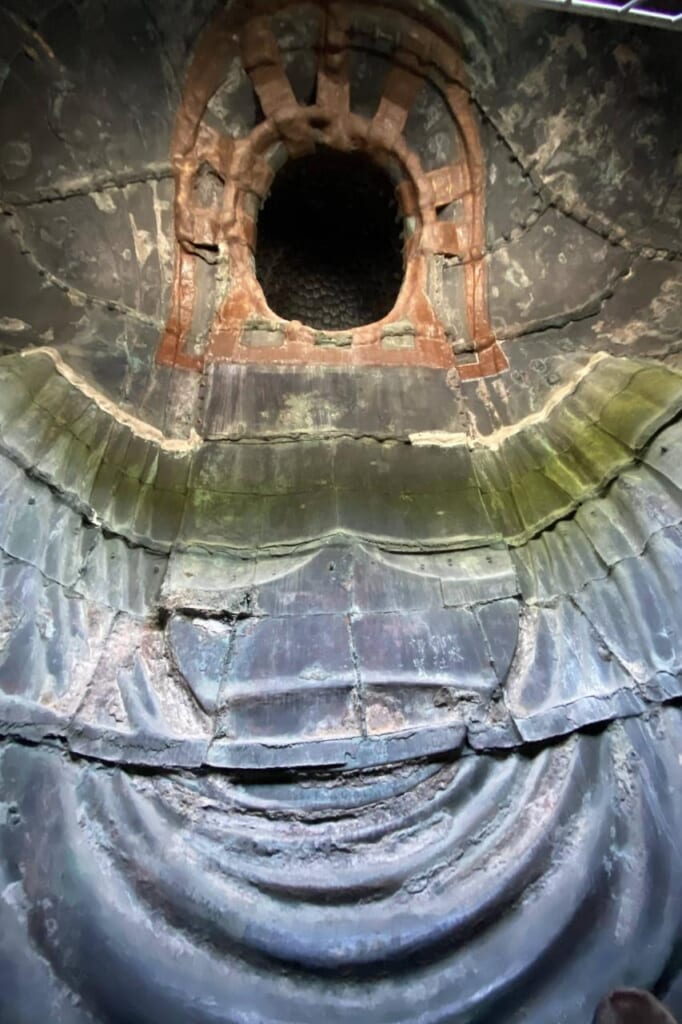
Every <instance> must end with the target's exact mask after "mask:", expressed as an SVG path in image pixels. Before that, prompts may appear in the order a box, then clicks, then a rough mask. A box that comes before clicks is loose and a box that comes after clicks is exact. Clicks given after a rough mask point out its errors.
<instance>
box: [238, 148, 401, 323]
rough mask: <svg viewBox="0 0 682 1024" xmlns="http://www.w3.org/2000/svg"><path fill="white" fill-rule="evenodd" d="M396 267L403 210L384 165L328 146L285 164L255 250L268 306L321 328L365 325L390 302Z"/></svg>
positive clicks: (386, 309)
mask: <svg viewBox="0 0 682 1024" xmlns="http://www.w3.org/2000/svg"><path fill="white" fill-rule="evenodd" d="M403 272H404V266H403V228H402V217H401V214H400V209H399V207H398V203H397V200H396V196H395V185H394V183H393V182H392V181H391V178H390V177H389V175H388V173H387V172H386V171H384V170H383V169H382V168H381V167H380V166H379V165H378V164H376V163H375V162H374V161H373V160H372V159H371V158H370V157H368V156H366V155H365V154H363V153H344V152H339V151H337V150H333V149H330V148H328V147H321V148H318V149H317V150H315V152H314V153H311V154H309V155H307V156H304V157H299V158H298V159H295V160H290V161H289V162H288V163H286V164H285V165H284V167H283V168H282V169H281V170H280V171H279V173H278V174H277V177H276V178H275V180H274V182H273V185H272V189H271V192H270V194H269V196H268V197H267V199H266V200H265V202H264V204H263V207H262V209H261V212H260V217H259V220H258V244H257V249H256V273H257V275H258V280H259V282H260V285H261V287H262V289H263V292H264V294H265V298H266V300H267V302H268V305H269V306H270V308H271V309H272V311H273V312H274V313H276V314H277V315H278V316H281V317H283V318H284V319H285V320H300V321H301V322H303V323H304V324H306V325H308V326H309V327H314V328H315V329H317V330H323V331H346V330H352V329H353V328H354V327H362V326H364V325H366V324H372V323H375V322H376V321H377V320H381V319H383V317H385V316H386V315H387V314H388V313H390V312H391V310H392V309H393V307H394V305H395V303H396V300H397V298H398V293H399V291H400V287H401V284H402V279H403Z"/></svg>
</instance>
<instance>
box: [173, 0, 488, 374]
mask: <svg viewBox="0 0 682 1024" xmlns="http://www.w3.org/2000/svg"><path fill="white" fill-rule="evenodd" d="M296 6H300V5H297V4H296V3H293V2H291V0H265V2H260V3H257V4H248V5H247V4H237V5H232V6H231V7H230V8H229V10H228V11H224V12H222V13H221V14H219V15H218V16H217V18H215V19H214V21H213V22H212V23H211V24H210V25H209V26H208V28H207V29H206V30H205V32H204V33H203V35H202V37H201V39H200V41H199V45H198V47H197V50H196V53H195V57H194V60H193V62H192V64H191V66H190V69H189V73H188V76H187V82H186V86H185V91H184V95H183V101H182V105H181V108H180V110H179V113H178V116H177V121H176V126H175V133H174V138H173V147H172V160H173V169H174V174H175V180H176V201H175V232H176V268H175V276H174V282H173V296H172V302H171V309H170V314H169V317H168V323H167V327H166V331H165V334H164V336H163V338H162V341H161V344H160V347H159V350H158V354H157V360H158V362H160V363H162V364H164V365H172V366H176V367H182V368H185V369H188V370H201V369H202V368H203V366H204V365H206V363H209V362H213V361H231V362H240V363H245V362H277V363H289V364H290V363H305V364H310V363H327V364H335V365H343V364H352V365H374V366H376V365H380V366H381V365H402V366H405V365H415V366H430V367H440V368H443V369H453V368H455V367H456V368H457V370H458V371H459V373H460V376H461V377H462V378H463V379H471V378H477V377H482V376H488V375H491V374H496V373H499V372H500V371H502V370H505V369H506V368H507V365H508V364H507V361H506V358H505V356H504V353H503V352H502V350H501V348H500V347H499V345H498V344H497V342H496V340H495V337H494V334H493V331H492V329H491V325H490V320H489V315H488V301H487V281H486V266H485V259H484V249H485V166H484V157H483V149H482V145H481V139H480V133H479V129H478V124H477V120H476V117H475V114H474V111H473V108H472V104H471V100H470V96H469V94H468V92H467V90H466V87H465V84H464V76H463V68H462V60H461V56H460V51H459V47H458V45H457V42H456V40H453V39H452V38H450V37H449V35H448V34H447V33H446V32H445V31H444V30H443V28H442V26H440V25H437V24H429V23H427V22H423V23H422V22H415V21H414V20H413V19H412V18H410V17H409V16H408V15H406V14H405V13H404V11H403V4H402V3H401V2H400V0H393V2H390V3H385V4H382V5H380V7H378V8H377V9H378V10H380V11H382V12H383V13H384V15H385V17H386V18H387V19H390V20H391V24H392V25H393V28H394V29H395V27H396V22H398V23H399V28H400V33H399V38H400V45H399V46H396V48H395V50H394V52H393V55H392V60H393V67H392V69H391V70H390V71H389V73H388V75H387V77H386V81H385V85H384V89H383V95H382V97H381V100H380V102H379V105H378V109H377V111H376V114H375V116H374V117H373V118H372V119H367V118H364V117H361V116H359V115H358V114H355V113H353V112H352V110H351V103H350V77H349V75H350V72H349V67H350V61H349V53H350V50H351V47H352V35H353V33H352V29H353V25H354V19H355V18H356V16H357V15H358V12H360V11H361V10H362V5H359V4H357V5H356V4H352V3H348V4H337V3H317V4H315V5H312V6H313V7H316V8H317V14H318V16H319V23H320V25H321V33H320V39H319V44H318V47H317V49H316V53H317V58H318V72H317V88H316V96H315V101H314V103H313V104H312V105H310V106H302V105H301V104H299V102H298V101H297V99H296V96H295V94H294V91H293V88H292V86H291V83H290V81H289V79H288V76H287V73H286V68H285V64H284V61H283V59H282V54H281V53H280V48H279V44H278V41H277V38H276V36H275V33H274V30H273V15H275V14H276V13H278V12H280V11H282V10H284V9H291V8H295V7H296ZM310 8H311V5H310V4H306V5H303V7H302V12H303V11H305V10H307V11H310ZM302 16H305V14H304V13H302ZM235 57H236V58H239V59H240V61H241V64H242V67H243V68H244V70H245V71H246V73H247V74H248V76H249V77H250V79H251V82H252V84H253V88H254V91H255V93H256V95H257V97H258V100H259V103H260V106H261V109H262V111H263V114H264V120H262V121H261V123H259V124H257V125H255V126H254V127H253V130H252V131H251V133H250V134H249V135H248V136H247V137H246V138H242V139H232V138H229V137H227V136H226V135H221V134H220V133H218V132H216V131H215V130H214V129H213V128H210V127H209V126H208V125H207V124H206V123H205V122H204V116H205V113H206V109H207V106H208V103H209V101H210V99H211V97H212V96H213V94H214V93H215V92H216V90H217V89H218V88H219V86H220V85H221V83H222V81H223V79H224V77H225V74H226V69H227V68H228V67H229V66H230V62H231V61H233V60H234V59H235ZM425 80H430V81H432V83H434V84H435V85H436V87H437V88H438V89H439V91H440V93H441V95H442V96H443V98H444V99H445V101H446V103H447V106H448V108H449V110H450V112H451V114H452V118H453V123H454V125H455V126H456V129H457V131H458V132H459V136H460V139H461V143H462V146H461V150H462V156H460V157H459V158H458V159H457V161H456V162H455V163H452V164H449V165H446V166H443V167H439V168H437V169H436V170H429V171H425V170H424V169H423V167H422V162H421V160H420V155H419V153H416V152H414V150H413V149H411V148H410V147H409V145H408V143H407V141H406V138H405V127H406V124H407V121H408V118H409V117H410V114H411V111H412V110H413V105H414V103H415V99H416V97H417V96H418V94H419V92H420V90H421V88H422V87H423V85H424V82H425ZM318 145H324V146H329V147H332V148H335V149H338V150H342V151H361V152H364V153H366V154H368V155H369V156H371V157H372V158H373V159H374V160H375V161H377V162H378V163H379V164H381V165H383V166H385V167H390V168H391V169H392V171H393V173H394V175H395V174H396V172H397V175H398V177H399V178H400V179H401V180H400V183H399V185H398V187H397V196H398V201H399V204H400V207H401V210H402V213H403V216H404V217H405V219H406V225H408V226H409V232H408V234H409V237H408V238H407V240H406V244H405V273H404V280H403V285H402V288H401V290H400V293H399V296H398V299H397V302H396V304H395V306H394V308H393V310H392V311H391V312H390V314H389V315H388V316H387V317H385V318H384V319H383V320H381V321H379V322H378V323H375V324H370V325H368V326H363V327H358V328H356V329H355V330H353V332H352V343H351V344H350V345H343V346H341V345H333V344H331V345H317V344H316V335H317V332H316V331H315V330H314V329H313V328H311V327H309V326H307V325H305V324H302V323H300V322H296V321H285V320H282V319H281V318H280V317H278V316H277V315H276V314H275V313H273V311H272V310H271V309H270V308H269V307H268V305H267V302H266V299H265V296H264V294H263V291H262V289H261V287H260V285H259V283H258V280H257V278H256V274H255V269H254V253H255V246H256V238H257V223H256V221H257V215H258V210H259V207H260V204H261V202H262V200H263V198H264V197H265V196H266V195H267V192H268V189H269V187H270V185H271V183H272V180H273V177H274V175H275V173H276V166H277V164H278V162H279V163H281V160H282V158H284V159H286V158H287V157H295V156H298V155H301V154H304V153H307V152H311V151H312V150H314V148H315V147H316V146H318ZM206 167H208V168H210V170H211V171H212V172H213V173H214V175H215V176H216V177H217V179H219V181H221V182H222V183H223V186H224V187H223V189H222V197H221V200H220V201H219V202H215V203H214V204H213V206H204V205H202V204H201V202H200V201H199V200H198V199H197V198H196V195H195V186H196V182H197V180H198V177H199V175H200V174H201V173H202V169H205V168H206ZM455 202H456V203H458V206H459V210H460V215H459V217H458V219H457V220H456V221H444V220H440V219H439V211H440V210H442V209H443V208H444V207H446V206H448V205H449V204H451V203H455ZM213 253H219V254H220V258H221V259H223V260H226V261H227V267H228V275H229V281H228V286H227V290H226V295H225V298H224V300H223V301H222V302H221V304H219V306H218V307H217V311H216V315H215V319H214V322H213V325H212V328H211V331H210V336H209V339H208V342H207V343H206V345H205V348H204V351H203V352H202V353H201V354H195V353H193V352H190V351H188V350H187V342H188V337H189V334H190V331H191V326H192V323H193V320H194V316H195V308H194V307H195V303H196V301H197V300H196V287H195V267H196V261H197V260H198V259H199V258H200V257H202V256H204V257H206V256H207V254H213ZM438 256H446V257H453V258H456V259H457V260H458V261H459V262H461V264H462V265H463V271H464V278H465V290H466V319H467V324H468V333H469V336H470V338H471V340H472V346H471V347H472V348H473V351H474V355H473V361H469V362H467V363H462V364H461V365H458V363H457V357H456V356H455V354H454V351H453V346H452V343H451V339H449V338H448V337H447V334H446V330H445V327H444V325H443V324H442V323H441V322H440V320H439V317H438V316H437V314H436V311H435V310H434V308H433V305H432V303H431V301H430V300H429V295H428V275H429V272H430V269H431V264H432V261H433V259H434V258H435V257H438ZM408 321H409V324H410V326H411V328H412V329H413V331H414V345H413V346H412V347H401V346H387V345H385V344H382V339H384V338H385V337H386V334H387V332H388V333H389V334H390V332H391V330H394V331H395V329H396V325H399V324H401V323H403V322H408ZM253 323H258V324H262V323H267V324H268V325H270V327H271V329H273V330H277V331H278V332H279V336H280V338H281V340H280V342H279V343H278V344H277V346H276V347H270V346H264V347H253V346H248V345H245V344H244V343H243V336H244V331H245V328H246V327H247V325H249V324H253ZM332 333H333V332H332Z"/></svg>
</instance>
